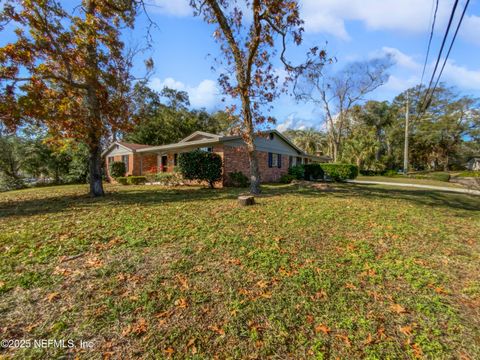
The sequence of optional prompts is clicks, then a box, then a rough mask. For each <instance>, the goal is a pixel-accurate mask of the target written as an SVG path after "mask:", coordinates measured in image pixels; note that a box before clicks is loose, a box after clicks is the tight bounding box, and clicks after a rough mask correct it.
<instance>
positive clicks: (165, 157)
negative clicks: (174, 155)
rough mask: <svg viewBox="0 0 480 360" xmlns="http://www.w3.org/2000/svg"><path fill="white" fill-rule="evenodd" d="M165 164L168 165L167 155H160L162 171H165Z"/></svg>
mask: <svg viewBox="0 0 480 360" xmlns="http://www.w3.org/2000/svg"><path fill="white" fill-rule="evenodd" d="M167 166H168V157H167V155H162V172H166V171H167Z"/></svg>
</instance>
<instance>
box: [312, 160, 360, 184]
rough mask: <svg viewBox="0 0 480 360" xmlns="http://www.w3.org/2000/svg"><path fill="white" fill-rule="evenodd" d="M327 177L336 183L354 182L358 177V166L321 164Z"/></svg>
mask: <svg viewBox="0 0 480 360" xmlns="http://www.w3.org/2000/svg"><path fill="white" fill-rule="evenodd" d="M321 165H322V169H323V171H324V172H325V175H326V176H328V177H329V178H330V179H332V180H334V181H343V180H347V179H350V180H353V179H355V178H356V177H357V176H358V166H355V165H352V164H321Z"/></svg>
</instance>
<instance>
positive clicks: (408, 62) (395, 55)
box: [376, 46, 421, 71]
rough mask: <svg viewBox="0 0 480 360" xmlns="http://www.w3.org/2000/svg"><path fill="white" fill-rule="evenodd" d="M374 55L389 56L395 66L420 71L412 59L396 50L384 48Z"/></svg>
mask: <svg viewBox="0 0 480 360" xmlns="http://www.w3.org/2000/svg"><path fill="white" fill-rule="evenodd" d="M376 53H377V54H378V53H380V55H390V56H391V57H392V60H393V61H394V62H395V64H397V65H398V66H401V67H403V68H406V69H410V70H414V71H418V70H420V69H421V66H420V64H419V63H417V62H416V61H415V60H414V58H413V57H411V56H409V55H407V54H405V53H403V52H401V51H400V50H398V49H396V48H392V47H387V46H384V47H383V48H382V50H381V51H380V52H376Z"/></svg>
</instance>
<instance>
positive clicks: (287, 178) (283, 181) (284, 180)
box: [280, 174, 297, 184]
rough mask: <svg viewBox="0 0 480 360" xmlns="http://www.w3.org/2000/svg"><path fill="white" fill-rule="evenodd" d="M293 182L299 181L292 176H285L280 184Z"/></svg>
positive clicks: (281, 178)
mask: <svg viewBox="0 0 480 360" xmlns="http://www.w3.org/2000/svg"><path fill="white" fill-rule="evenodd" d="M293 180H297V178H296V177H295V176H293V175H290V174H283V175H282V176H281V177H280V182H281V183H282V184H290V183H291V182H292V181H293Z"/></svg>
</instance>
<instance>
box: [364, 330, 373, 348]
mask: <svg viewBox="0 0 480 360" xmlns="http://www.w3.org/2000/svg"><path fill="white" fill-rule="evenodd" d="M364 343H365V345H370V344H372V343H373V337H372V334H371V333H368V336H367V339H366V340H365V342H364Z"/></svg>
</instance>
